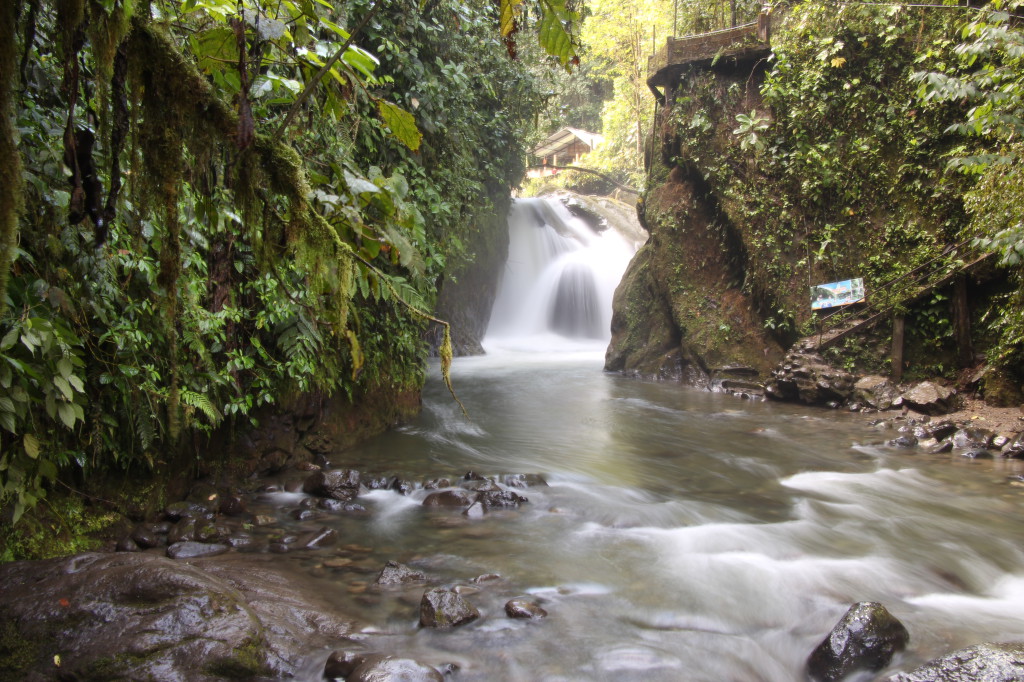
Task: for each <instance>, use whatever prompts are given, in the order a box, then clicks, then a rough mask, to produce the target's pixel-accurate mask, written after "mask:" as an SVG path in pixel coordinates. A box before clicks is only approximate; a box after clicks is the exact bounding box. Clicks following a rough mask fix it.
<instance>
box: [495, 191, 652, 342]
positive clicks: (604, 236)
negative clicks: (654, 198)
mask: <svg viewBox="0 0 1024 682" xmlns="http://www.w3.org/2000/svg"><path fill="white" fill-rule="evenodd" d="M637 248H638V243H637V242H636V241H634V240H631V239H629V238H627V237H625V236H623V234H622V233H621V232H620V231H619V230H618V229H616V226H615V225H610V226H609V228H608V229H606V230H604V231H602V232H596V231H595V230H594V229H593V228H591V227H590V226H589V225H587V224H586V223H585V222H584V221H582V220H580V219H579V218H577V217H575V216H573V215H572V213H571V212H570V211H569V210H568V209H567V208H566V207H565V205H564V204H563V203H562V202H561V201H559V200H558V199H555V198H540V199H520V200H517V201H516V202H515V204H514V205H513V208H512V212H511V214H510V216H509V253H508V262H507V263H506V266H505V271H504V273H503V274H502V278H501V283H500V285H499V288H498V295H497V298H496V300H495V303H494V308H493V309H492V312H491V320H490V325H489V326H488V329H487V337H486V339H485V346H486V347H489V348H502V349H514V350H543V351H549V350H582V349H591V348H595V349H596V348H598V347H601V348H603V346H605V345H607V343H608V340H609V339H610V338H611V314H612V296H613V295H614V293H615V287H616V286H617V285H618V283H619V280H620V279H622V273H623V272H625V269H626V266H627V265H628V264H629V260H630V258H632V257H633V254H634V253H635V252H636V250H637Z"/></svg>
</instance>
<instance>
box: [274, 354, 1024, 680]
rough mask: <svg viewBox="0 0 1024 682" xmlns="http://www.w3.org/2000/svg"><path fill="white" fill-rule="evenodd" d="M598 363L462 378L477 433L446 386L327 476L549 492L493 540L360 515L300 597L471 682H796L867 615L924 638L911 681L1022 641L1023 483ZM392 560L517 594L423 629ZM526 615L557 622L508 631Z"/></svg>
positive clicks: (415, 519) (861, 422)
mask: <svg viewBox="0 0 1024 682" xmlns="http://www.w3.org/2000/svg"><path fill="white" fill-rule="evenodd" d="M601 360H602V357H601V354H600V352H580V351H577V352H565V353H547V354H538V353H524V352H516V351H507V350H497V351H494V350H492V352H491V354H489V355H488V356H486V357H481V358H470V359H462V360H456V363H455V367H454V369H453V375H454V377H455V381H456V387H457V390H458V393H459V396H460V398H461V399H462V401H463V402H464V403H465V405H466V406H467V409H468V410H469V413H470V416H469V418H466V417H464V416H463V415H462V413H461V411H460V409H459V408H458V406H457V405H456V404H455V403H454V402H453V401H452V400H451V398H450V396H449V395H448V393H447V390H446V389H445V388H444V387H443V385H442V384H441V382H440V379H439V377H438V376H436V374H437V372H436V371H435V372H434V374H435V376H432V378H431V379H430V380H429V381H428V384H427V386H426V390H425V391H424V406H423V412H422V414H421V416H420V417H419V418H418V419H417V420H416V421H415V422H413V423H410V424H408V425H406V426H404V427H401V428H399V429H398V430H396V431H393V432H391V433H388V434H385V435H383V436H381V437H379V438H376V439H374V440H372V441H370V442H368V443H366V444H365V445H364V446H363V447H361V448H358V449H357V450H354V451H351V452H348V453H345V454H344V455H343V456H341V458H340V459H338V460H337V461H334V462H332V463H333V464H334V465H335V466H355V467H357V468H360V469H361V470H362V471H364V472H365V473H367V474H369V473H396V474H400V475H402V476H404V477H408V478H410V479H414V480H424V479H429V478H436V477H439V476H447V477H452V478H455V477H458V476H460V475H462V474H464V473H466V472H467V471H474V472H477V473H479V474H482V475H496V474H502V473H541V474H543V475H544V477H545V478H546V479H547V481H548V483H549V486H548V487H533V488H530V489H528V490H526V491H521V492H523V493H524V494H525V495H526V496H527V497H528V498H529V503H528V504H527V505H524V506H523V507H522V508H521V509H519V510H509V511H502V512H496V513H491V514H488V515H487V516H486V517H485V518H483V519H478V520H470V519H468V518H466V517H464V516H463V515H461V514H460V513H459V511H455V510H447V511H440V512H439V511H427V510H426V509H424V508H423V507H422V506H421V502H422V500H423V498H424V497H425V495H426V494H427V492H428V491H425V490H418V491H416V492H414V493H413V494H412V495H410V496H401V495H399V494H398V493H396V492H392V491H374V492H371V493H369V494H365V495H362V496H361V497H360V498H359V500H360V502H362V503H363V504H364V505H366V506H367V507H368V509H369V512H370V513H369V514H368V515H367V516H365V517H363V518H351V517H337V518H332V519H329V520H327V521H326V523H327V524H328V525H331V527H334V528H336V529H337V530H338V532H339V534H340V536H341V538H342V540H341V542H342V544H343V548H342V549H341V550H339V551H338V552H335V554H339V555H340V556H343V557H345V556H350V557H354V558H355V559H356V561H355V562H354V563H353V564H351V565H347V566H341V567H330V564H331V563H332V562H331V561H330V558H329V557H328V556H327V555H324V556H320V555H313V556H309V557H306V558H302V559H299V558H295V559H292V558H291V557H288V558H289V559H290V560H292V561H295V562H297V563H296V564H295V570H296V571H298V572H299V573H300V574H301V577H300V576H297V579H303V580H315V581H322V582H323V583H324V588H323V592H324V593H325V594H331V595H332V600H336V602H337V605H338V606H339V607H341V608H343V609H344V610H345V612H348V613H351V614H353V615H354V616H356V617H357V618H359V619H360V620H361V621H362V622H363V623H365V625H364V627H363V628H362V632H363V636H364V637H365V641H362V642H361V643H360V646H362V647H365V648H366V649H367V650H369V651H381V652H387V653H395V654H400V655H402V656H407V657H411V658H416V659H418V660H420V661H422V662H426V663H432V664H441V663H445V662H454V663H456V664H457V665H458V666H459V667H460V669H461V671H460V673H459V677H458V679H460V680H508V681H519V680H522V681H524V682H525V681H527V680H529V681H539V680H545V681H549V682H554V681H556V680H558V681H561V680H616V681H621V680H644V681H645V682H651V681H653V680H666V681H667V680H673V681H675V680H736V681H740V680H743V681H746V680H750V681H753V680H780V681H786V680H798V679H802V669H803V665H804V662H805V660H806V657H807V655H808V654H809V652H810V651H811V650H812V649H813V648H814V647H815V646H816V645H817V644H818V642H819V641H820V640H821V639H822V638H823V637H824V636H825V634H826V633H827V632H828V630H829V629H830V628H831V627H832V625H833V624H834V623H835V622H836V621H837V620H838V619H839V618H840V616H842V614H843V613H844V612H845V611H846V609H847V608H848V607H849V606H850V605H851V604H852V603H854V602H857V601H863V600H873V601H880V602H882V603H883V604H885V605H886V607H887V608H888V609H889V610H890V611H891V612H892V613H893V614H894V615H896V616H897V617H898V618H899V619H900V620H902V621H903V622H904V624H905V625H906V626H907V628H908V630H909V631H910V633H911V643H910V646H909V649H908V651H907V652H906V653H905V654H904V655H903V656H902V657H900V658H897V660H896V662H895V663H896V664H899V665H900V666H906V667H909V666H910V665H912V664H915V663H918V662H922V661H924V660H927V659H928V658H932V657H934V656H937V655H940V654H943V653H946V652H947V651H950V650H952V649H955V648H959V647H961V646H966V645H970V644H974V643H978V642H982V641H1002V640H1008V639H1019V638H1021V637H1024V610H1022V609H1021V606H1022V604H1024V552H1022V551H1021V547H1022V546H1024V524H1021V518H1022V511H1024V510H1022V504H1024V493H1022V489H1021V488H1018V487H1013V486H1011V485H1009V484H1008V482H1007V477H1008V476H1009V475H1010V474H1012V473H1020V472H1021V467H1020V465H1019V464H1018V463H1017V462H1007V461H1004V460H988V461H957V460H956V459H954V458H953V457H952V456H951V455H943V456H925V455H920V454H904V453H901V452H900V451H897V450H896V449H894V448H890V447H887V446H884V445H880V443H882V442H884V440H885V439H886V438H887V437H892V433H891V432H890V433H888V434H886V433H881V432H878V431H875V430H874V429H873V428H871V427H870V426H869V425H868V424H867V420H866V418H865V417H863V416H855V415H849V414H845V413H840V412H828V411H821V410H810V409H801V408H799V407H795V406H792V405H785V404H776V403H763V402H750V401H742V400H739V399H738V398H735V397H732V396H727V395H721V394H712V393H707V392H702V391H697V390H694V389H686V388H680V387H679V386H677V385H665V384H655V383H645V382H639V381H634V380H628V379H624V378H621V377H618V376H614V375H609V374H606V373H603V372H602V371H601ZM435 370H436V368H435ZM262 503H263V504H264V505H265V508H266V511H268V512H274V511H275V510H280V509H284V508H288V507H291V506H294V503H295V498H294V496H291V495H288V494H285V493H279V494H271V495H267V496H264V497H263V498H262ZM257 510H258V509H257ZM279 516H284V514H279ZM324 523H325V520H323V519H320V520H317V521H316V522H313V525H317V526H318V525H322V524H324ZM295 525H296V526H297V527H302V524H301V523H300V522H295ZM310 527H313V526H310ZM331 556H333V554H332V555H331ZM388 560H398V561H400V562H403V563H406V564H408V565H410V566H412V567H414V568H418V569H420V570H423V571H425V572H426V573H427V574H428V576H429V577H430V578H431V580H432V581H434V582H439V583H444V584H463V585H467V586H469V585H471V583H470V580H471V579H473V578H475V577H477V576H479V575H482V574H490V573H496V574H498V575H500V576H501V580H500V581H498V582H495V583H488V584H486V586H483V587H473V588H472V589H471V593H470V594H468V595H467V598H468V599H469V600H470V601H471V602H473V603H474V604H475V605H476V606H477V607H478V608H479V609H480V610H481V612H482V613H483V617H482V618H481V619H479V620H478V621H476V622H474V623H472V624H470V625H467V626H462V627H460V628H456V629H454V630H445V631H435V630H429V629H422V628H420V627H419V626H418V624H417V617H418V608H417V606H418V603H419V597H420V596H421V594H422V592H423V589H424V588H423V586H417V587H413V588H409V589H408V590H399V591H389V592H377V591H374V590H372V589H369V590H367V589H365V586H366V584H367V583H369V582H372V580H373V578H374V577H375V576H374V572H375V571H376V570H379V568H380V567H381V566H383V564H384V563H385V562H386V561H388ZM475 590H479V591H475ZM473 591H475V592H473ZM518 596H527V597H532V598H534V599H536V600H538V601H539V603H540V604H541V606H542V607H543V608H544V609H545V610H547V611H548V613H549V615H548V617H547V618H544V619H540V620H533V621H519V620H512V619H510V618H507V617H506V616H505V614H504V611H503V605H504V603H505V602H506V601H507V600H508V599H511V598H513V597H518ZM324 656H326V653H325V654H324ZM320 667H322V658H320V659H318V660H317V661H315V662H314V663H313V664H311V669H310V672H311V673H316V672H318V671H319V668H320Z"/></svg>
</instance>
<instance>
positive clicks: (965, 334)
mask: <svg viewBox="0 0 1024 682" xmlns="http://www.w3.org/2000/svg"><path fill="white" fill-rule="evenodd" d="M953 333H954V335H955V336H956V356H957V361H958V362H959V364H960V367H961V368H963V367H970V366H971V365H973V364H974V346H973V345H972V344H971V308H970V304H969V303H968V300H967V278H966V277H964V276H963V275H957V278H956V280H955V281H954V283H953Z"/></svg>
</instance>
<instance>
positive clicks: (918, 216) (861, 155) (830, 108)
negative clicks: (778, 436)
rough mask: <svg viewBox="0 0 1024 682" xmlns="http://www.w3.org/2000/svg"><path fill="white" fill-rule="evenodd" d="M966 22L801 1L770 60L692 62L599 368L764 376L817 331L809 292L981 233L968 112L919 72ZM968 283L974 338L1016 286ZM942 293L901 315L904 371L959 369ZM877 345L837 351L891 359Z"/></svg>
mask: <svg viewBox="0 0 1024 682" xmlns="http://www.w3.org/2000/svg"><path fill="white" fill-rule="evenodd" d="M963 19H964V17H962V16H957V15H956V13H954V12H934V11H928V10H924V9H909V8H900V7H897V6H888V5H886V6H882V5H879V6H863V5H858V6H853V5H849V6H847V5H842V6H834V5H826V4H821V3H813V4H812V3H802V4H796V5H793V6H792V7H790V8H788V9H785V10H784V11H779V10H776V11H775V12H774V13H773V14H772V35H771V48H770V50H765V52H764V54H763V55H762V56H754V57H747V58H745V59H742V60H736V59H725V58H723V59H717V60H712V61H710V62H704V63H696V64H692V65H690V66H689V67H688V68H687V69H685V70H684V71H683V73H682V75H681V76H680V77H679V78H678V79H677V80H676V81H675V82H674V83H673V84H672V85H670V86H669V87H668V88H666V92H664V93H663V94H664V100H663V101H662V102H661V103H660V104H659V107H658V111H657V125H656V127H655V132H654V139H653V140H651V144H650V147H649V151H648V170H649V183H648V188H647V191H646V193H645V194H644V196H643V199H642V200H641V202H640V203H639V205H638V210H639V211H640V213H641V215H642V217H643V219H644V222H645V224H646V227H647V228H648V230H649V231H650V234H651V239H650V241H649V242H648V244H647V245H646V246H645V247H644V248H643V249H642V250H641V251H640V252H639V253H638V255H637V257H636V259H635V260H634V261H633V263H632V264H631V266H630V268H629V270H628V271H627V273H626V275H625V278H624V280H623V282H622V284H621V286H620V287H619V290H618V291H617V293H616V299H615V312H614V318H613V322H612V331H613V339H612V343H611V346H610V347H609V351H608V355H607V362H606V368H607V369H609V370H614V371H622V372H625V373H627V374H633V375H638V376H644V377H652V378H659V377H660V378H672V379H679V380H684V381H686V382H688V383H692V384H695V385H706V383H707V382H708V380H709V378H712V377H713V376H714V374H715V372H716V370H717V369H719V368H722V367H730V366H736V365H742V366H745V367H750V368H753V369H756V370H758V372H759V373H761V374H762V375H764V374H765V373H766V372H767V371H768V370H769V369H770V368H771V367H772V366H773V365H774V364H775V363H776V362H777V361H778V360H779V359H780V358H781V356H782V353H783V350H784V349H785V348H786V347H788V346H789V345H790V344H792V343H793V342H794V341H795V340H796V339H797V338H798V337H799V336H801V335H803V334H807V333H811V332H813V331H814V329H815V318H814V317H813V316H812V313H811V310H810V300H809V287H810V286H812V285H815V284H819V283H825V282H833V281H838V280H844V279H847V278H853V277H863V278H864V280H865V284H866V286H867V289H868V291H869V292H870V291H872V290H873V289H875V288H878V287H879V286H880V285H881V284H883V283H884V282H887V281H889V280H891V279H893V278H896V277H899V276H901V275H903V274H904V273H907V272H909V271H911V270H912V269H914V268H915V267H916V266H918V265H920V264H922V263H925V262H926V261H929V260H931V259H934V258H936V257H939V256H940V254H941V253H942V252H943V251H944V250H945V249H946V248H947V247H948V246H950V245H952V244H955V243H958V242H960V241H962V240H964V239H965V238H967V237H969V236H970V219H969V216H968V215H967V213H966V212H965V209H964V205H965V197H966V196H967V195H968V193H969V192H970V191H971V189H972V182H973V181H972V179H971V178H969V177H967V176H965V175H964V174H962V173H959V172H957V171H955V170H951V169H949V168H948V164H949V161H950V159H951V158H954V157H955V156H957V155H961V154H964V153H966V152H968V151H970V150H971V148H972V146H973V145H976V144H978V143H977V142H974V141H972V140H970V139H967V138H965V137H963V136H961V135H958V134H954V133H949V132H946V131H947V129H948V128H949V127H950V125H951V124H953V123H956V122H958V121H959V120H960V119H961V118H962V116H963V111H960V110H959V108H958V107H956V106H954V105H951V104H941V105H940V104H935V103H926V102H924V101H922V99H921V98H920V97H919V96H918V93H917V86H916V85H915V84H914V83H913V82H912V80H911V76H912V74H913V73H914V72H916V71H920V70H929V69H940V68H944V67H943V64H944V60H949V59H950V58H951V50H952V47H953V45H954V43H955V38H956V32H955V31H956V26H957V24H958V22H959V21H962V20H963ZM996 275H997V276H996V277H995V282H996V283H995V284H992V283H989V284H987V285H985V286H982V285H981V284H979V283H978V282H977V281H972V282H970V283H969V286H971V287H973V288H972V291H971V298H972V311H971V313H972V317H973V319H974V321H975V322H976V324H975V326H974V334H975V348H976V349H977V350H982V351H983V350H984V349H985V347H986V345H987V344H989V343H990V340H989V339H988V338H987V336H986V332H985V330H986V327H985V320H986V316H989V317H991V316H992V314H993V313H994V308H993V301H994V300H997V298H998V296H999V295H1002V294H1003V293H1005V291H1006V288H1005V286H1004V285H1001V284H1000V283H999V282H1000V281H1001V278H1000V276H999V273H996ZM948 298H949V297H948V293H946V292H943V291H941V290H939V291H937V292H936V293H935V294H934V295H931V296H928V297H925V298H924V299H922V300H920V301H918V302H917V303H915V304H914V306H913V307H911V309H910V310H908V311H906V312H907V314H908V317H907V320H908V322H907V325H908V332H907V333H908V337H907V344H908V358H909V359H910V360H912V362H911V370H913V371H917V372H920V373H922V374H923V373H938V374H946V375H951V374H952V373H953V372H955V370H956V369H957V363H956V360H955V357H956V349H955V347H954V344H953V340H952V337H953V334H952V328H951V324H952V322H951V315H950V310H949V302H948ZM879 330H880V331H879V334H880V335H879V334H876V337H875V338H874V339H873V340H872V344H873V345H872V347H870V348H865V347H864V345H865V344H864V340H863V339H861V340H860V341H859V343H860V347H853V346H851V347H849V348H845V349H837V350H835V351H834V352H835V353H836V354H837V355H841V357H840V358H839V359H840V361H841V362H842V363H843V364H845V365H847V366H848V367H849V368H853V366H854V365H857V366H858V368H860V369H865V370H869V369H870V370H872V371H885V370H886V369H887V367H886V366H885V363H886V362H887V359H886V358H885V357H884V353H882V352H879V351H880V350H883V349H886V348H888V338H887V334H888V326H887V325H883V326H881V327H879Z"/></svg>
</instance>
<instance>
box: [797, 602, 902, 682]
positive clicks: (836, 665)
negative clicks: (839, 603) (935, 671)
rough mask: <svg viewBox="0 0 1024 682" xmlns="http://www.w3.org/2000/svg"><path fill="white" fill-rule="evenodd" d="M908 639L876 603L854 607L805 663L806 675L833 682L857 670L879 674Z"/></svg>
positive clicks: (900, 625)
mask: <svg viewBox="0 0 1024 682" xmlns="http://www.w3.org/2000/svg"><path fill="white" fill-rule="evenodd" d="M909 639H910V635H909V633H908V632H907V629H906V628H905V627H904V626H903V623H901V622H900V621H899V620H897V619H896V617H895V616H893V615H892V614H891V613H889V612H888V611H887V610H886V608H885V607H884V606H882V605H881V604H879V603H878V602H870V601H864V602H859V603H857V604H854V605H853V606H851V607H850V609H849V610H848V611H847V612H846V615H844V616H843V617H842V618H841V619H840V620H839V622H838V623H836V626H835V627H834V628H832V631H831V632H830V633H829V634H828V636H827V637H826V638H825V639H824V640H823V641H822V642H821V644H819V645H818V646H817V648H815V650H814V651H813V652H812V653H811V655H810V657H809V658H808V659H807V674H808V675H809V676H810V677H811V679H813V680H818V681H819V682H836V681H837V680H841V679H843V678H844V677H846V676H847V675H849V674H850V673H852V672H854V671H856V670H870V671H876V670H881V669H882V668H884V667H885V666H887V665H889V661H891V660H892V657H893V654H895V653H896V652H897V651H902V650H903V649H905V648H906V646H907V641H909Z"/></svg>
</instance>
